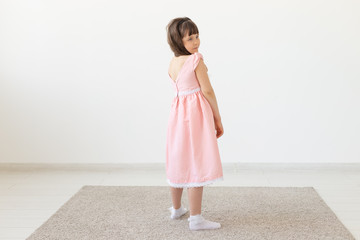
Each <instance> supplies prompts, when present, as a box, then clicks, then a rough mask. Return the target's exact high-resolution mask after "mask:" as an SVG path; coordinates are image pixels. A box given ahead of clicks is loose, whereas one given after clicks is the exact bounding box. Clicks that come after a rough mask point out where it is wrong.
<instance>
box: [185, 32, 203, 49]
mask: <svg viewBox="0 0 360 240" xmlns="http://www.w3.org/2000/svg"><path fill="white" fill-rule="evenodd" d="M182 41H183V44H184V47H185V48H186V50H188V51H189V52H190V53H191V54H193V53H194V52H197V51H198V48H199V46H200V38H199V34H198V33H195V34H193V35H191V36H189V33H186V35H185V37H183V39H182Z"/></svg>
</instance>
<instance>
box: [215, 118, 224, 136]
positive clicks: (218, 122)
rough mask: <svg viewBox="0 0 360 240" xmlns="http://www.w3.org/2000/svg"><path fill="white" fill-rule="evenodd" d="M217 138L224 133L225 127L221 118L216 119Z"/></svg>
mask: <svg viewBox="0 0 360 240" xmlns="http://www.w3.org/2000/svg"><path fill="white" fill-rule="evenodd" d="M215 129H216V138H219V137H221V136H222V135H223V134H224V128H223V125H222V123H221V120H215Z"/></svg>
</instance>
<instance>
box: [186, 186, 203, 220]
mask: <svg viewBox="0 0 360 240" xmlns="http://www.w3.org/2000/svg"><path fill="white" fill-rule="evenodd" d="M203 188H204V187H192V188H188V196H189V203H190V215H197V214H201V201H202V194H203Z"/></svg>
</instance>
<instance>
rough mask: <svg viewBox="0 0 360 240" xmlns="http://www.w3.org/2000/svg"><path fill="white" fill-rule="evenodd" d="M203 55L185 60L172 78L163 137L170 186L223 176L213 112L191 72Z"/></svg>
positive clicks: (207, 181) (206, 181)
mask: <svg viewBox="0 0 360 240" xmlns="http://www.w3.org/2000/svg"><path fill="white" fill-rule="evenodd" d="M200 58H202V59H203V56H202V54H201V53H199V52H195V53H193V54H191V55H189V57H188V58H187V59H186V60H185V62H184V65H183V66H182V68H181V69H180V71H179V73H178V76H177V79H176V82H174V80H173V79H172V78H171V76H170V74H169V77H170V80H171V82H172V83H173V86H174V89H175V97H174V98H173V100H172V103H171V110H170V117H169V120H168V128H167V137H166V177H167V182H168V184H169V185H170V186H172V187H177V188H188V187H201V186H205V185H208V184H211V183H213V182H215V181H219V180H223V170H222V166H221V159H220V154H219V148H218V144H217V138H216V131H215V123H214V116H213V112H212V109H211V106H210V103H209V102H208V101H207V99H206V98H205V96H204V95H203V93H202V91H201V90H200V85H199V82H198V80H197V77H196V74H195V68H196V66H197V64H198V63H199V61H200Z"/></svg>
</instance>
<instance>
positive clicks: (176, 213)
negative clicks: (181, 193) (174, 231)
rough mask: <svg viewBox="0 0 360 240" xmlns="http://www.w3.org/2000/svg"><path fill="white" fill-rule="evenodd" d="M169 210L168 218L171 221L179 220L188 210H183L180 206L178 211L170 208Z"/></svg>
mask: <svg viewBox="0 0 360 240" xmlns="http://www.w3.org/2000/svg"><path fill="white" fill-rule="evenodd" d="M169 210H170V212H171V216H170V218H172V219H177V218H180V217H181V216H182V215H184V214H185V213H187V212H188V210H187V209H186V208H184V207H183V206H182V205H181V206H180V208H178V209H174V207H170V208H169Z"/></svg>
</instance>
